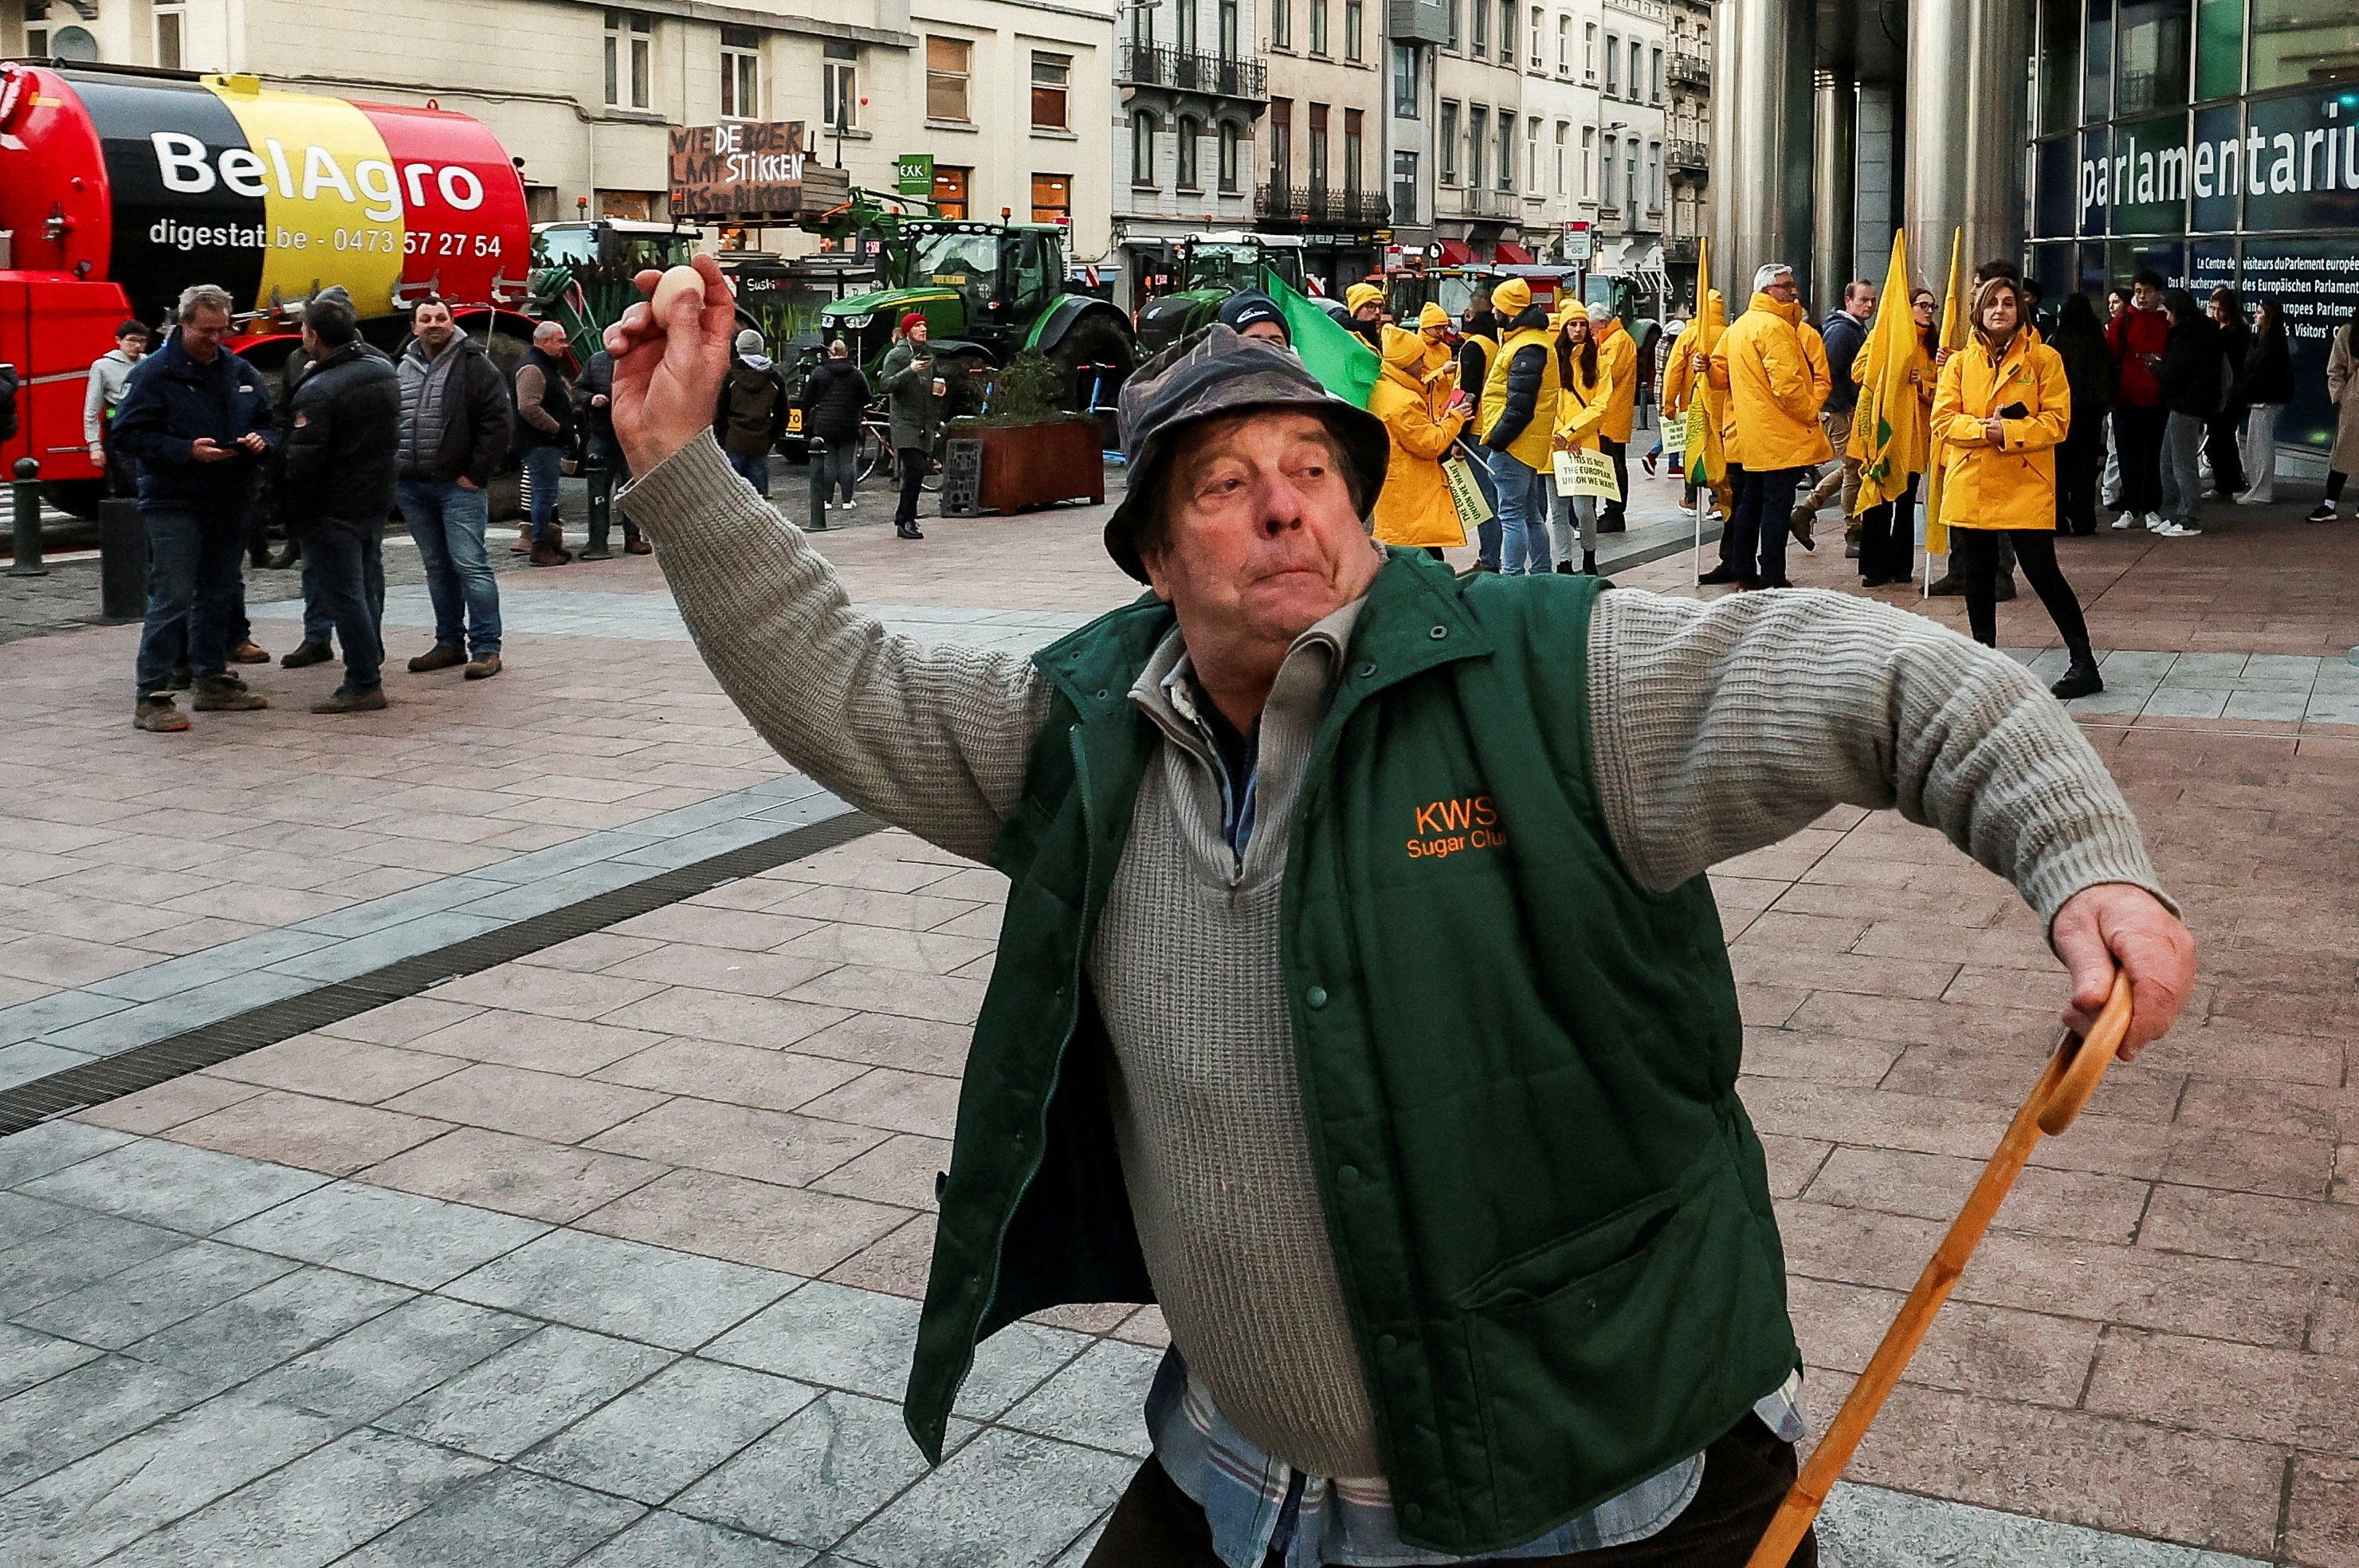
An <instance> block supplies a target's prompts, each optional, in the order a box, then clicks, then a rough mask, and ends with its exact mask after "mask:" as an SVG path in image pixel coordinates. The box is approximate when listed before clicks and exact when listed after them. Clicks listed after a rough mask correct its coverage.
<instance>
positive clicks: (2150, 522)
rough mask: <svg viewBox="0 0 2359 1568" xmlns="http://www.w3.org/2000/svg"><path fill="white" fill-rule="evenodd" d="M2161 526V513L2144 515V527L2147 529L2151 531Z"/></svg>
mask: <svg viewBox="0 0 2359 1568" xmlns="http://www.w3.org/2000/svg"><path fill="white" fill-rule="evenodd" d="M2162 524H2163V516H2162V514H2161V513H2159V512H2149V513H2147V514H2146V525H2147V527H2148V528H2149V529H2153V528H2159V527H2161V526H2162Z"/></svg>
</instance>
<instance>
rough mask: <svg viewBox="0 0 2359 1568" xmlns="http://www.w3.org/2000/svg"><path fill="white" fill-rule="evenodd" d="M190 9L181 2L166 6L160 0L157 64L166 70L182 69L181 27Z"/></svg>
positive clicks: (157, 12) (157, 10)
mask: <svg viewBox="0 0 2359 1568" xmlns="http://www.w3.org/2000/svg"><path fill="white" fill-rule="evenodd" d="M188 9H189V8H188V7H187V6H186V5H180V4H179V0H173V3H172V4H169V5H167V4H164V0H158V4H157V6H156V63H157V64H158V66H160V67H162V68H163V69H164V70H179V69H180V57H181V53H182V50H181V47H180V45H181V39H182V38H183V36H184V35H183V34H182V32H181V25H182V23H183V21H184V20H185V19H186V17H187V15H188Z"/></svg>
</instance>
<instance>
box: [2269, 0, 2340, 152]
mask: <svg viewBox="0 0 2359 1568" xmlns="http://www.w3.org/2000/svg"><path fill="white" fill-rule="evenodd" d="M2338 14H2339V15H2340V16H2342V18H2343V19H2342V20H2341V21H2339V22H2338V21H2335V20H2334V19H2333V18H2334V16H2336V15H2338ZM2353 75H2359V15H2354V13H2353V12H2352V10H2351V8H2350V7H2349V6H2348V5H2342V6H2337V5H2305V4H2303V0H2253V81H2252V86H2251V89H2250V91H2252V92H2260V91H2261V90H2262V89H2263V88H2267V87H2293V86H2298V85H2301V84H2304V83H2312V84H2314V83H2319V82H2323V81H2327V80H2328V79H2329V78H2332V77H2338V76H2340V77H2349V76H2353ZM2341 108H2342V111H2343V114H2342V118H2343V122H2344V124H2343V142H2344V146H2346V147H2347V146H2349V145H2350V128H2349V119H2350V115H2351V112H2352V106H2351V104H2350V103H2348V102H2347V101H2346V102H2345V103H2343V104H2342V105H2341ZM2330 123H2331V122H2330ZM2330 134H2332V133H2330ZM2305 135H2307V133H2305ZM2304 156H2305V157H2307V156H2308V155H2307V153H2305V154H2304ZM2345 157H2348V154H2347V153H2346V155H2345ZM2329 167H2332V166H2329ZM2353 172H2354V171H2353V170H2352V169H2351V168H2349V167H2348V165H2347V164H2346V165H2345V167H2344V168H2343V187H2344V189H2349V188H2350V186H2351V185H2352V183H2353V180H2352V174H2353Z"/></svg>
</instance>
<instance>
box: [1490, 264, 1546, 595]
mask: <svg viewBox="0 0 2359 1568" xmlns="http://www.w3.org/2000/svg"><path fill="white" fill-rule="evenodd" d="M1491 297H1492V299H1493V301H1494V303H1495V306H1496V308H1498V309H1500V310H1501V311H1502V312H1504V313H1506V317H1507V335H1506V341H1504V342H1502V343H1501V344H1500V345H1499V351H1498V352H1497V353H1496V354H1495V355H1493V356H1492V359H1491V373H1490V378H1489V379H1488V380H1487V381H1485V382H1484V384H1483V396H1482V402H1481V404H1480V406H1479V407H1478V409H1477V411H1476V416H1475V430H1476V438H1477V439H1479V440H1480V441H1481V442H1482V443H1483V447H1484V450H1485V452H1486V453H1487V454H1488V460H1489V463H1490V466H1491V478H1492V481H1493V482H1494V483H1495V485H1496V486H1497V488H1498V492H1499V501H1498V508H1499V522H1500V526H1501V528H1502V531H1503V534H1504V543H1503V547H1502V557H1501V560H1500V563H1499V570H1500V573H1501V575H1502V576H1506V577H1516V576H1519V575H1522V574H1524V573H1527V572H1530V573H1534V574H1538V573H1546V572H1549V571H1551V570H1553V569H1554V563H1553V562H1552V561H1551V560H1550V559H1549V536H1548V522H1549V514H1550V512H1551V511H1552V510H1553V504H1552V501H1551V485H1550V483H1549V479H1548V475H1549V473H1550V472H1551V471H1553V465H1554V447H1555V441H1556V416H1557V398H1558V396H1559V395H1560V392H1561V391H1562V387H1563V376H1562V373H1560V371H1559V369H1558V367H1557V359H1556V334H1555V333H1554V332H1552V331H1550V330H1549V313H1548V312H1547V311H1546V310H1544V309H1542V308H1540V307H1539V306H1538V304H1536V303H1534V302H1533V299H1532V290H1531V286H1530V285H1529V284H1527V283H1526V282H1525V281H1524V280H1523V279H1522V278H1520V277H1511V278H1509V279H1508V280H1507V281H1506V282H1505V283H1503V284H1501V285H1499V286H1498V287H1497V288H1495V290H1493V291H1492V296H1491Z"/></svg>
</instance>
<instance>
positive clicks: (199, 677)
mask: <svg viewBox="0 0 2359 1568" xmlns="http://www.w3.org/2000/svg"><path fill="white" fill-rule="evenodd" d="M229 312H230V297H229V292H228V291H227V290H226V289H223V288H218V287H214V286H213V285H212V284H210V283H199V284H193V285H191V286H190V287H188V288H186V289H184V290H182V291H181V294H180V302H179V309H178V310H177V311H176V312H175V314H176V316H177V317H178V319H179V330H176V331H175V332H173V334H172V335H171V336H170V337H169V338H168V339H166V340H165V342H164V346H163V347H162V348H161V349H159V350H158V351H156V352H154V353H152V354H150V355H148V356H147V358H146V359H144V360H142V361H140V362H139V366H138V368H137V369H136V370H134V371H133V372H132V373H131V378H130V381H129V382H128V384H126V385H125V388H124V393H123V401H122V402H121V403H120V404H118V405H117V406H116V407H115V410H114V425H113V427H111V429H110V431H109V438H110V439H111V441H112V442H113V443H114V447H115V449H117V450H119V451H121V452H122V453H124V454H125V456H127V457H129V458H130V459H131V460H132V461H133V462H134V463H136V464H137V465H138V471H139V512H140V515H141V519H142V521H144V522H145V523H146V524H147V624H146V625H145V626H144V627H142V628H141V630H140V633H139V654H138V663H137V667H136V679H137V685H138V690H137V693H136V699H135V701H134V703H133V707H132V719H131V721H132V723H134V724H135V725H136V726H137V727H138V728H140V729H142V730H155V731H158V732H159V733H168V732H172V731H176V730H186V729H187V728H188V727H189V720H188V718H187V716H186V715H184V714H182V713H181V712H180V711H179V709H178V708H175V707H174V706H173V704H172V694H171V690H170V687H171V681H172V672H173V671H174V670H175V669H176V668H178V667H180V666H182V665H186V666H187V667H188V669H189V670H190V673H191V676H193V679H194V682H195V698H194V701H193V702H192V703H191V705H190V706H192V707H194V708H196V710H197V711H198V712H200V713H211V712H243V711H246V710H249V709H253V708H267V707H269V706H270V704H269V702H268V701H266V699H265V698H264V697H262V696H261V695H260V694H259V693H256V692H253V691H249V690H247V689H246V686H245V680H244V679H242V678H241V677H240V676H236V675H234V674H232V673H231V671H230V668H229V656H230V645H231V634H232V632H233V629H234V628H233V622H234V621H235V620H236V618H237V616H238V613H239V606H240V599H241V595H242V593H243V591H244V587H245V579H244V578H243V576H242V575H241V573H240V571H239V569H238V568H239V560H238V557H239V553H240V552H241V551H243V550H244V549H245V530H246V523H247V518H248V515H249V514H250V513H251V512H252V511H253V509H254V482H255V476H256V475H258V474H259V473H260V472H261V471H262V464H263V460H264V459H265V458H266V457H267V456H268V455H269V452H270V450H271V449H272V448H273V446H275V445H276V444H277V439H278V436H277V430H276V429H275V428H274V427H273V426H272V423H271V416H270V387H269V384H268V383H266V382H265V381H264V380H263V379H262V373H261V372H260V371H258V370H255V368H254V367H253V366H252V365H250V364H248V363H246V362H245V361H244V360H242V359H240V358H238V357H237V355H235V354H234V353H231V352H230V351H228V350H227V349H225V348H223V346H222V340H223V338H226V337H227V336H228V335H229Z"/></svg>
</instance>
